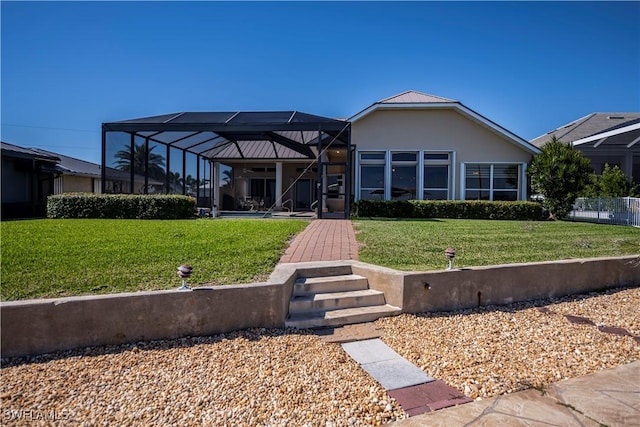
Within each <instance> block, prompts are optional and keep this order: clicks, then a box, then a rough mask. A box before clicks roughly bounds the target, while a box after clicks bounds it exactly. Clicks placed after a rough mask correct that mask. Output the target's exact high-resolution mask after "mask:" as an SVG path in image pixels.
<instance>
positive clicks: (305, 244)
mask: <svg viewBox="0 0 640 427" xmlns="http://www.w3.org/2000/svg"><path fill="white" fill-rule="evenodd" d="M349 259H353V260H356V259H358V244H357V242H356V234H355V232H354V231H353V226H352V225H351V221H349V220H348V219H316V220H314V221H313V222H312V223H311V224H309V226H308V227H307V228H306V229H304V231H303V232H302V233H300V234H298V235H297V236H296V237H295V239H294V240H293V242H292V243H291V245H290V246H289V248H288V249H287V251H286V252H285V254H284V255H283V256H282V258H281V259H280V262H307V261H340V260H349Z"/></svg>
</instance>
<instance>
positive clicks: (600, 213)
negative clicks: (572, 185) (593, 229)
mask: <svg viewBox="0 0 640 427" xmlns="http://www.w3.org/2000/svg"><path fill="white" fill-rule="evenodd" d="M569 218H570V219H572V220H574V221H587V222H597V223H602V224H617V225H630V226H633V227H640V198H635V197H617V198H612V199H609V198H597V199H588V198H585V197H580V198H578V199H576V201H575V203H574V205H573V210H572V211H571V212H570V213H569Z"/></svg>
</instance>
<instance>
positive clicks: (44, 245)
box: [0, 219, 640, 301]
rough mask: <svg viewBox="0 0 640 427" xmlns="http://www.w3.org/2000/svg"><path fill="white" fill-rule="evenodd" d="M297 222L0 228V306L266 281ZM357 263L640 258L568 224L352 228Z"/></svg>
mask: <svg viewBox="0 0 640 427" xmlns="http://www.w3.org/2000/svg"><path fill="white" fill-rule="evenodd" d="M307 224H308V222H306V221H300V220H254V219H237V220H233V219H228V220H182V221H178V220H176V221H151V220H148V221H147V220H78V219H76V220H62V219H57V220H32V221H10V222H2V223H0V231H1V238H2V242H1V244H2V247H1V254H2V260H1V265H2V268H1V270H0V271H1V272H2V276H1V278H0V280H1V288H0V299H2V300H3V301H7V300H19V299H26V298H50V297H62V296H70V295H83V294H106V293H112V292H127V291H140V290H156V289H172V288H177V287H178V286H179V285H180V280H179V278H178V277H177V274H176V269H177V267H178V266H179V265H181V264H185V263H188V264H191V265H192V266H193V268H194V274H193V276H192V277H191V278H190V279H189V284H191V285H197V284H231V283H248V282H252V281H260V280H264V279H265V278H266V277H267V276H268V275H269V274H270V273H271V271H273V268H274V266H275V265H276V264H277V262H278V260H279V259H280V256H281V255H282V254H283V252H284V250H285V248H286V246H287V241H288V240H289V239H290V238H291V237H292V236H293V235H294V234H296V233H299V232H300V231H302V229H304V227H305V226H306V225H307ZM353 224H354V226H355V229H356V236H357V239H358V242H359V243H360V244H361V247H360V251H359V252H360V259H361V260H362V261H364V262H368V263H371V264H377V265H383V266H387V267H391V268H396V269H399V270H434V269H435V270H441V269H444V268H445V267H446V265H447V260H446V258H445V256H444V250H445V249H446V248H447V247H448V246H453V247H455V248H456V250H457V255H456V260H455V266H456V267H469V266H478V265H492V264H505V263H516V262H533V261H549V260H555V259H567V258H590V257H598V256H617V255H627V254H638V253H640V229H638V228H631V227H622V226H611V225H600V224H587V223H571V222H560V221H558V222H526V221H482V220H447V219H443V220H364V219H359V220H357V221H354V222H353Z"/></svg>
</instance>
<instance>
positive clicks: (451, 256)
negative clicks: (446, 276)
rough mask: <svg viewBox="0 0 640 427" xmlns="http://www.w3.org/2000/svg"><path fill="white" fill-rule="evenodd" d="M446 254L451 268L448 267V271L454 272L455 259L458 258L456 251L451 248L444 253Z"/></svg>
mask: <svg viewBox="0 0 640 427" xmlns="http://www.w3.org/2000/svg"><path fill="white" fill-rule="evenodd" d="M444 254H445V255H446V256H447V258H448V259H449V266H448V267H447V270H453V259H454V258H455V257H456V250H455V249H454V248H451V247H449V248H447V249H446V250H445V251H444Z"/></svg>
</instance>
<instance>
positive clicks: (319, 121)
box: [102, 91, 540, 217]
mask: <svg viewBox="0 0 640 427" xmlns="http://www.w3.org/2000/svg"><path fill="white" fill-rule="evenodd" d="M102 130H103V153H104V158H103V165H105V166H107V167H109V168H110V169H108V170H107V169H106V170H105V174H104V175H105V176H104V178H105V179H107V180H108V179H109V170H116V169H118V168H122V167H123V166H124V167H128V165H130V164H132V165H135V166H134V170H136V171H137V173H139V174H140V175H142V174H144V171H145V170H146V171H152V173H147V179H154V177H158V176H168V177H169V179H168V180H167V183H168V184H169V185H167V186H166V187H165V188H167V189H168V191H169V192H179V193H184V194H195V193H196V192H195V191H193V190H194V188H196V187H197V188H198V189H199V191H198V192H197V197H198V205H199V206H212V205H217V206H218V207H220V208H222V209H230V210H233V209H247V208H249V207H251V208H261V207H264V208H270V207H275V208H276V209H292V210H296V211H301V210H314V209H316V206H317V205H319V206H320V209H318V216H319V217H323V216H342V217H345V216H348V215H349V211H350V201H351V200H352V199H353V200H360V199H382V200H402V199H419V200H421V199H427V200H527V197H528V195H527V176H526V168H527V164H528V163H529V162H530V161H531V159H532V157H533V156H534V155H535V154H537V153H539V151H540V150H539V149H538V148H537V147H535V146H533V145H531V144H530V143H529V142H527V141H526V140H524V139H522V138H520V137H518V136H517V135H515V134H513V133H512V132H510V131H508V130H506V129H505V128H503V127H501V126H500V125H498V124H496V123H494V122H493V121H491V120H489V119H488V118H486V117H484V116H482V115H480V114H479V113H477V112H475V111H473V110H471V109H470V108H468V107H466V106H465V105H463V104H461V103H460V102H458V101H454V100H451V99H446V98H442V97H438V96H433V95H427V94H424V93H420V92H415V91H407V92H403V93H401V94H399V95H395V96H392V97H390V98H386V99H383V100H381V101H378V102H376V103H374V104H372V105H371V106H369V107H367V108H365V109H364V110H362V111H360V112H359V113H357V114H355V115H354V116H352V117H351V118H349V119H347V120H337V119H330V118H326V117H319V116H314V115H310V114H305V113H300V112H295V111H276V112H202V113H189V112H187V113H175V114H167V115H162V116H154V117H146V118H140V119H133V120H126V121H122V122H114V123H103V125H102ZM123 155H124V157H125V158H126V161H125V162H124V163H123ZM145 155H146V160H145ZM140 159H142V160H140ZM185 177H186V178H185ZM174 182H175V183H176V184H173V185H172V183H174ZM123 192H129V193H131V192H136V188H135V187H134V186H133V185H129V186H128V188H124V189H123ZM325 214H333V215H325Z"/></svg>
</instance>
